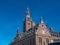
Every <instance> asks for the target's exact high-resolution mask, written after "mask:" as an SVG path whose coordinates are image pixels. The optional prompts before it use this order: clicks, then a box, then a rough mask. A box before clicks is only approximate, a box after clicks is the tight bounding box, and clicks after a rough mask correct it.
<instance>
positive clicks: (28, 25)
mask: <svg viewBox="0 0 60 45" xmlns="http://www.w3.org/2000/svg"><path fill="white" fill-rule="evenodd" d="M23 26H24V27H23V28H24V30H23V33H22V32H20V31H19V28H18V29H17V33H16V37H15V38H14V39H13V40H12V42H11V43H10V45H48V43H51V42H53V41H54V40H55V39H56V40H57V38H54V37H55V36H53V35H52V31H51V30H50V31H49V29H48V28H47V26H46V25H45V23H44V21H43V19H42V18H41V19H40V22H39V24H35V23H34V22H33V21H32V20H31V18H30V12H29V9H28V8H27V10H26V17H25V20H24V22H23ZM54 34H55V33H54ZM59 34H60V33H59ZM59 34H58V35H59ZM59 39H60V36H59Z"/></svg>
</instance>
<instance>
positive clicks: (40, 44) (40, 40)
mask: <svg viewBox="0 0 60 45" xmlns="http://www.w3.org/2000/svg"><path fill="white" fill-rule="evenodd" d="M39 45H42V38H41V37H39Z"/></svg>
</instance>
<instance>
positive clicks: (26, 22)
mask: <svg viewBox="0 0 60 45" xmlns="http://www.w3.org/2000/svg"><path fill="white" fill-rule="evenodd" d="M23 25H24V32H26V31H28V30H29V29H30V28H31V19H30V12H29V8H27V9H26V17H25V20H24V24H23Z"/></svg>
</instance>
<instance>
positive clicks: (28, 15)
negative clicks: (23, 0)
mask: <svg viewBox="0 0 60 45" xmlns="http://www.w3.org/2000/svg"><path fill="white" fill-rule="evenodd" d="M26 17H28V18H30V12H29V8H27V9H26Z"/></svg>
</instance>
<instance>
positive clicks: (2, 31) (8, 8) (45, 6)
mask: <svg viewBox="0 0 60 45" xmlns="http://www.w3.org/2000/svg"><path fill="white" fill-rule="evenodd" d="M27 6H28V7H29V10H30V15H31V19H32V20H33V21H34V22H35V23H39V22H40V17H41V16H42V17H43V19H44V21H45V24H46V25H47V26H48V28H50V27H53V28H54V30H55V31H57V32H60V0H0V45H9V43H10V42H11V41H12V39H13V38H14V37H15V35H16V29H17V27H18V26H19V27H20V32H22V31H23V20H24V18H25V12H26V8H27Z"/></svg>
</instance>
